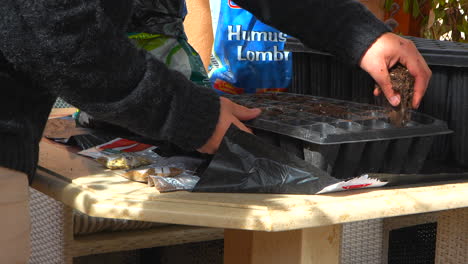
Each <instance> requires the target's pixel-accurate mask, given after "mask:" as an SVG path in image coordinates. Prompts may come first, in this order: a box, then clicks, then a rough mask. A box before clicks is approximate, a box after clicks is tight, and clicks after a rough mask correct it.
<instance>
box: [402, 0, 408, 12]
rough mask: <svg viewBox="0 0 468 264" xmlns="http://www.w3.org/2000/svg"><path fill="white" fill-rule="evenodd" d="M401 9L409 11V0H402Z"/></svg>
mask: <svg viewBox="0 0 468 264" xmlns="http://www.w3.org/2000/svg"><path fill="white" fill-rule="evenodd" d="M403 11H405V13H409V0H404V1H403Z"/></svg>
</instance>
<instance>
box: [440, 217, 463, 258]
mask: <svg viewBox="0 0 468 264" xmlns="http://www.w3.org/2000/svg"><path fill="white" fill-rule="evenodd" d="M435 263H437V264H465V263H468V208H463V209H458V210H451V211H444V212H441V213H440V214H439V217H438V228H437V249H436V261H435Z"/></svg>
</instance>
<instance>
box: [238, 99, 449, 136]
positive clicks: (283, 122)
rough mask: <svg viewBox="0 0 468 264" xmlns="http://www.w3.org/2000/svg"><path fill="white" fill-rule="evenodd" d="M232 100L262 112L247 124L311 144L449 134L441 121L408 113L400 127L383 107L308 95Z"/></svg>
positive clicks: (423, 115)
mask: <svg viewBox="0 0 468 264" xmlns="http://www.w3.org/2000/svg"><path fill="white" fill-rule="evenodd" d="M229 98H230V99H231V100H233V101H235V102H236V103H239V104H241V105H245V106H249V107H260V108H262V109H263V112H262V115H261V116H260V117H258V118H256V119H254V120H252V121H249V122H247V124H248V125H249V126H251V127H253V128H257V129H262V130H265V131H270V132H275V133H278V134H281V135H285V136H290V137H293V138H297V139H300V140H303V141H306V142H310V143H315V144H322V145H324V144H343V143H355V142H365V141H375V140H382V139H400V138H408V137H421V136H434V135H442V134H448V133H450V130H449V129H448V128H447V125H446V124H445V122H443V121H440V120H437V119H434V118H432V117H430V116H428V115H425V114H421V113H416V112H413V113H412V117H411V121H410V122H408V124H407V125H406V126H405V127H403V128H397V127H394V126H392V125H391V124H390V120H389V119H388V117H387V109H385V108H384V107H380V106H375V105H368V104H360V103H354V102H349V101H342V100H336V99H331V98H323V97H317V96H309V95H298V94H291V93H264V94H255V95H238V96H229Z"/></svg>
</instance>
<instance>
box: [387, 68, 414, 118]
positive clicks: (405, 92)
mask: <svg viewBox="0 0 468 264" xmlns="http://www.w3.org/2000/svg"><path fill="white" fill-rule="evenodd" d="M389 73H390V80H391V82H392V88H393V90H394V91H395V92H397V93H399V94H400V96H401V103H400V105H398V106H397V107H392V106H390V107H389V113H388V117H389V118H390V122H391V124H392V125H394V126H396V127H403V126H405V124H406V123H408V122H409V121H410V120H411V112H410V110H411V109H412V101H413V94H414V77H413V76H412V75H411V74H410V73H409V71H408V69H406V67H404V66H403V65H401V64H397V65H395V66H394V67H392V68H391V69H390V71H389Z"/></svg>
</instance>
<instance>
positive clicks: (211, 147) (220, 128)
mask: <svg viewBox="0 0 468 264" xmlns="http://www.w3.org/2000/svg"><path fill="white" fill-rule="evenodd" d="M219 100H220V101H221V107H220V110H219V119H218V124H217V125H216V129H215V131H214V133H213V135H212V136H211V137H210V138H209V139H208V141H207V142H206V143H205V145H203V146H202V147H201V148H199V149H197V150H198V151H199V152H201V153H208V154H213V153H215V152H216V151H217V150H218V147H219V145H220V144H221V141H222V139H223V137H224V134H226V131H227V130H228V129H229V126H231V124H234V125H235V126H237V127H238V128H239V129H240V130H244V131H245V132H248V133H252V130H250V129H249V128H248V127H246V126H245V125H244V124H243V123H242V122H241V120H250V119H254V118H256V117H257V116H259V115H260V113H261V110H260V109H258V108H253V109H249V108H247V107H244V106H241V105H238V104H236V103H233V102H232V101H231V100H229V99H227V98H224V97H220V99H219Z"/></svg>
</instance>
